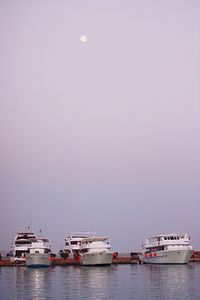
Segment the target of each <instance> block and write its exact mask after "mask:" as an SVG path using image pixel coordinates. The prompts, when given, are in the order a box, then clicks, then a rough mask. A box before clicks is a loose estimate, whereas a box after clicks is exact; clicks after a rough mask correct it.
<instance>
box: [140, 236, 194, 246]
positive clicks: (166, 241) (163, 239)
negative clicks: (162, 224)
mask: <svg viewBox="0 0 200 300" xmlns="http://www.w3.org/2000/svg"><path fill="white" fill-rule="evenodd" d="M189 244H190V238H189V237H188V235H187V233H170V234H158V235H155V236H153V237H150V238H148V239H146V244H145V248H151V247H155V246H164V245H189Z"/></svg>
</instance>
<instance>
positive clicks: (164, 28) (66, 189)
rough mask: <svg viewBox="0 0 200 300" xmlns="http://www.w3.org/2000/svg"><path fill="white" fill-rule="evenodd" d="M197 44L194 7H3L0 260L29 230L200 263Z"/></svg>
mask: <svg viewBox="0 0 200 300" xmlns="http://www.w3.org/2000/svg"><path fill="white" fill-rule="evenodd" d="M81 35H86V36H87V41H86V42H81V41H80V36H81ZM199 37H200V2H199V1H194V0H191V1H184V0H183V1H179V0H175V1H174V0H173V1H172V0H169V1H164V0H160V1H158V0H135V1H131V0H126V1H117V0H115V1H114V0H110V1H105V0H101V1H100V0H99V1H97V0H96V1H91V0H90V1H89V0H84V1H83V0H82V1H80V0H75V1H72V0H71V1H70V0H58V1H56V0H48V1H47V0H40V1H31V0H30V1H25V0H24V1H22V0H21V1H20V0H19V1H14V0H13V1H12V0H8V1H6V0H0V39H1V42H0V104H1V109H0V139H1V151H0V178H1V180H0V191H1V195H0V205H1V218H0V228H1V232H0V250H1V249H8V248H9V247H10V244H11V242H12V240H13V238H14V236H15V235H16V232H17V231H18V230H20V229H23V228H25V226H29V225H32V227H33V229H34V230H35V231H36V232H38V231H39V230H40V229H41V230H42V232H43V233H44V234H45V235H46V236H47V237H48V238H49V239H50V240H51V242H52V246H53V248H54V249H55V251H56V250H58V249H59V248H60V247H61V246H62V245H63V244H64V238H65V237H66V236H67V235H68V234H69V233H70V232H72V231H79V230H87V231H95V232H96V233H97V235H101V236H102V235H103V236H108V237H110V239H111V245H112V248H113V249H114V250H117V251H121V252H123V251H124V252H129V251H133V250H139V249H140V247H141V243H142V242H144V240H145V238H146V237H148V236H152V235H153V234H156V233H164V232H165V233H168V232H188V234H189V235H190V236H191V241H192V244H193V245H194V247H195V248H196V249H199V250H200V221H199V220H200V218H199V212H200V134H199V128H200V84H199V82H200V38H199Z"/></svg>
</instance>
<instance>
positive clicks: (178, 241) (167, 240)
mask: <svg viewBox="0 0 200 300" xmlns="http://www.w3.org/2000/svg"><path fill="white" fill-rule="evenodd" d="M193 251H194V250H193V247H192V246H191V245H190V238H189V237H188V235H187V234H186V233H180V234H178V233H171V234H158V235H155V236H153V237H151V238H148V239H146V244H145V245H144V246H143V248H142V254H141V255H140V260H141V261H142V262H144V263H148V264H187V263H188V262H189V260H190V258H191V256H192V253H193Z"/></svg>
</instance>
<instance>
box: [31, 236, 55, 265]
mask: <svg viewBox="0 0 200 300" xmlns="http://www.w3.org/2000/svg"><path fill="white" fill-rule="evenodd" d="M50 252H51V245H50V242H49V240H48V239H46V238H43V237H39V238H37V240H36V241H34V242H33V243H32V245H31V247H30V248H29V252H28V253H27V254H26V265H27V267H49V266H50Z"/></svg>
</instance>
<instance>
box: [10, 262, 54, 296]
mask: <svg viewBox="0 0 200 300" xmlns="http://www.w3.org/2000/svg"><path fill="white" fill-rule="evenodd" d="M13 271H14V280H13V287H14V289H15V290H16V292H17V293H16V299H34V300H43V299H47V298H46V296H45V292H46V289H47V287H48V288H49V287H50V286H51V271H50V269H48V268H38V269H37V268H33V269H32V268H26V267H20V268H13Z"/></svg>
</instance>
